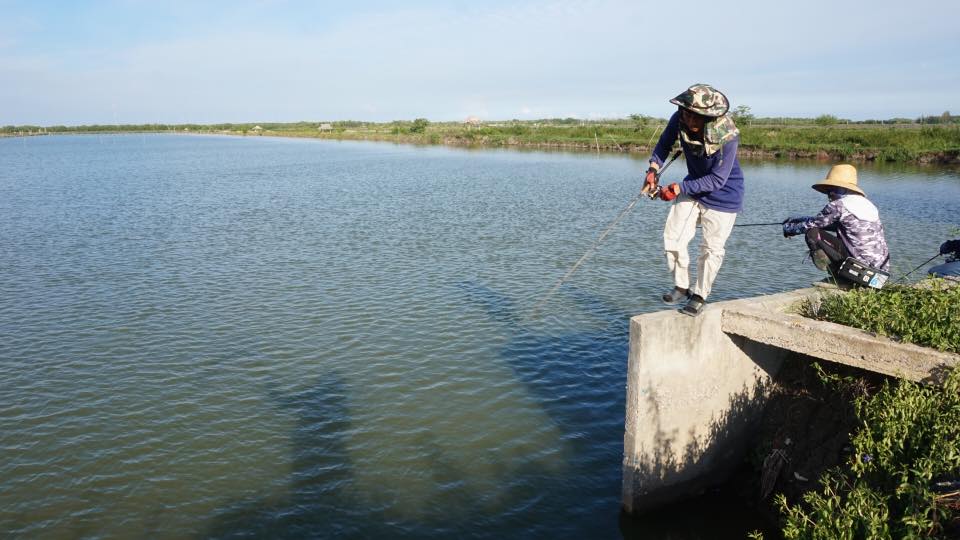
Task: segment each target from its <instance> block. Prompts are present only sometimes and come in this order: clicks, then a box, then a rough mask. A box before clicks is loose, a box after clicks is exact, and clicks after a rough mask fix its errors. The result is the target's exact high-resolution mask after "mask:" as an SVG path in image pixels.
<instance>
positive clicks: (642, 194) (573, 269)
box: [531, 150, 681, 317]
mask: <svg viewBox="0 0 960 540" xmlns="http://www.w3.org/2000/svg"><path fill="white" fill-rule="evenodd" d="M680 154H681V151H680V150H677V152H676V153H675V154H673V157H671V158H670V161H667V163H666V164H665V165H664V166H663V167H662V168H661V169H660V170H659V171H657V180H659V179H660V175H661V174H663V172H664V171H666V170H667V167H669V166H670V164H672V163H673V162H674V161H675V160H676V159H677V157H679V156H680ZM643 197H650V196H649V195H648V194H647V193H646V192H645V191H641V192H640V193H638V194H637V195H636V196H635V197H634V198H633V199H632V200H631V201H630V203H629V204H628V205H627V207H626V208H624V209H623V210H621V211H620V213H619V214H617V217H616V218H614V220H613V221H612V222H611V223H610V225H607V228H606V229H604V230H603V232H602V233H600V236H599V237H598V238H597V239H596V240H594V242H593V245H591V246H590V248H589V249H587V252H586V253H584V254H583V256H582V257H580V260H578V261H577V262H576V263H574V265H573V266H572V267H571V268H570V270H568V271H567V273H566V274H564V276H563V277H562V278H560V281H558V282H557V284H556V285H554V286H553V288H552V289H550V292H548V293H547V294H546V296H544V297H543V298H542V299H541V300H540V301H539V302H537V305H535V306H533V312H532V313H531V316H532V317H536V316H537V312H538V311H539V310H540V308H541V307H542V306H543V304H545V303H546V302H547V300H549V299H550V297H551V296H553V293H555V292H557V289H559V288H560V286H561V285H563V283H564V282H565V281H567V280H568V279H570V276H572V275H573V273H574V272H576V271H577V268H579V267H580V265H581V264H583V261H585V260H587V257H589V256H590V255H591V254H592V253H593V252H594V251H595V250H596V249H597V246H599V245H600V242H603V239H604V238H606V237H607V235H608V234H610V231H612V230H613V228H614V227H616V225H617V223H619V222H620V220H621V219H623V216H625V215H627V214H628V213H630V210H633V207H634V206H636V205H637V202H639V201H640V199H642V198H643Z"/></svg>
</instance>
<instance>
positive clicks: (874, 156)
mask: <svg viewBox="0 0 960 540" xmlns="http://www.w3.org/2000/svg"><path fill="white" fill-rule="evenodd" d="M442 144H444V145H447V146H465V147H481V148H482V147H518V148H529V149H538V148H539V149H557V150H574V151H594V152H597V151H599V152H614V153H628V154H649V153H650V152H651V151H652V150H653V148H652V147H650V146H646V145H641V144H616V143H614V144H610V143H609V142H608V143H604V142H602V141H601V142H599V144H597V143H593V144H591V143H583V142H568V141H540V142H529V141H523V140H519V139H506V140H491V139H488V138H486V137H477V138H467V137H445V138H444V139H443V141H442ZM737 154H738V155H739V156H741V157H750V158H758V159H802V160H815V161H823V162H836V161H849V162H857V163H864V162H872V161H877V160H878V159H882V158H881V157H880V154H879V152H871V151H864V152H857V153H855V154H849V155H841V154H834V153H830V152H827V151H824V150H818V151H810V150H765V149H760V148H751V147H750V146H749V145H744V146H741V147H740V148H738V149H737ZM914 162H916V163H924V164H941V165H957V164H960V151H949V152H930V153H927V154H923V155H921V156H919V157H918V158H917V159H916V160H914Z"/></svg>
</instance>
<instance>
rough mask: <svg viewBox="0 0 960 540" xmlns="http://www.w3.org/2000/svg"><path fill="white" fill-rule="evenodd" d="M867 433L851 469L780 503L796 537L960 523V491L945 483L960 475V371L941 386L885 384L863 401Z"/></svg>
mask: <svg viewBox="0 0 960 540" xmlns="http://www.w3.org/2000/svg"><path fill="white" fill-rule="evenodd" d="M855 406H856V411H857V417H858V419H859V421H860V423H861V428H860V429H859V430H858V431H857V432H856V433H855V434H854V435H853V437H852V439H851V444H852V446H853V453H852V454H851V457H850V459H849V461H848V463H847V465H846V467H844V468H839V467H838V468H835V469H832V470H830V471H828V472H827V473H825V474H824V475H823V476H822V477H821V478H820V486H821V488H820V490H819V491H810V492H808V493H807V494H806V495H804V498H803V502H802V503H799V504H794V505H791V504H790V503H788V501H787V500H786V498H785V497H784V496H783V495H779V496H778V497H777V504H778V506H779V508H780V511H781V513H782V514H783V516H784V517H785V524H784V528H783V535H784V537H785V538H788V539H798V540H799V539H803V540H808V539H809V540H813V539H851V540H853V539H861V538H862V539H867V538H870V539H872V538H929V537H936V536H938V535H942V534H943V533H944V531H945V530H946V529H947V528H948V527H950V526H956V524H957V523H956V520H957V519H958V518H960V512H958V509H957V500H956V499H957V497H958V494H957V493H956V492H954V493H946V494H944V493H938V492H937V491H936V490H935V487H936V482H937V480H942V479H957V478H958V477H960V447H958V441H960V371H958V370H954V371H952V372H950V373H948V374H947V376H946V378H945V380H944V382H943V384H942V385H941V386H926V385H921V384H918V383H913V382H909V381H901V382H899V383H898V384H890V383H887V384H884V386H883V387H882V388H881V389H880V391H878V392H877V393H876V394H875V395H874V396H872V397H870V396H866V395H864V396H860V397H858V398H857V399H856V400H855Z"/></svg>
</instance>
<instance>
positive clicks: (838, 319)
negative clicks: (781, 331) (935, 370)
mask: <svg viewBox="0 0 960 540" xmlns="http://www.w3.org/2000/svg"><path fill="white" fill-rule="evenodd" d="M801 313H802V314H804V315H806V316H807V317H812V318H815V319H820V320H827V321H831V322H835V323H838V324H843V325H847V326H852V327H854V328H859V329H861V330H866V331H868V332H875V333H877V334H880V335H883V336H888V337H891V338H893V339H896V340H899V341H903V342H905V343H915V344H917V345H923V346H926V347H932V348H934V349H937V350H941V351H946V352H953V353H960V287H948V286H947V284H946V283H945V282H943V281H941V280H934V281H932V282H931V285H930V287H929V288H927V287H923V288H921V287H906V286H888V287H885V288H883V289H880V290H876V289H854V290H851V291H849V292H848V293H846V294H836V295H829V296H826V297H824V298H823V299H822V300H821V301H820V302H819V303H816V302H807V303H805V304H804V305H803V306H802V307H801Z"/></svg>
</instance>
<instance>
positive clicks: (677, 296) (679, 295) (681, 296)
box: [660, 287, 690, 304]
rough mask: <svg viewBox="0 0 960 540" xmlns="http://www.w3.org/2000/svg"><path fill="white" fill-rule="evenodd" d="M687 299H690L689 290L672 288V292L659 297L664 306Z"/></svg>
mask: <svg viewBox="0 0 960 540" xmlns="http://www.w3.org/2000/svg"><path fill="white" fill-rule="evenodd" d="M688 298H690V290H689V289H681V288H680V287H674V288H673V290H671V291H669V292H667V293H665V294H664V295H663V296H661V297H660V299H661V300H663V302H664V303H665V304H676V303H677V302H679V301H681V300H686V299H688Z"/></svg>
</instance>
